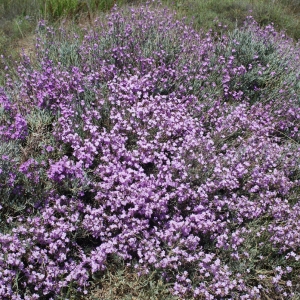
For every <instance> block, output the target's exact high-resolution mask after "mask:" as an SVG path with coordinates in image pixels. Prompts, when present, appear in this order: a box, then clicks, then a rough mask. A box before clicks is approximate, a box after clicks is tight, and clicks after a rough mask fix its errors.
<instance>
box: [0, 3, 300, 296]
mask: <svg viewBox="0 0 300 300" xmlns="http://www.w3.org/2000/svg"><path fill="white" fill-rule="evenodd" d="M39 30H40V36H39V38H38V43H37V58H36V59H37V61H36V62H31V61H30V60H29V58H24V61H23V63H22V64H20V65H19V66H18V68H17V70H16V72H17V74H18V79H16V80H12V79H10V80H8V84H7V85H6V86H4V87H3V88H2V89H1V93H0V104H1V111H0V117H1V119H0V122H1V123H0V125H1V127H0V129H1V131H0V139H1V146H0V154H1V155H2V156H1V157H0V184H1V191H0V195H1V203H0V204H1V206H0V224H1V231H0V249H1V251H0V295H1V297H2V299H39V298H42V297H47V299H55V297H57V296H58V295H60V294H62V293H63V292H64V291H65V290H66V289H67V287H68V286H71V285H72V286H73V287H75V289H76V290H77V291H78V292H82V293H86V292H87V287H88V286H89V284H90V281H91V278H92V276H93V274H96V273H99V272H102V271H104V270H105V268H106V266H107V262H108V260H109V258H110V257H111V256H112V255H117V256H119V257H121V258H122V259H124V260H125V261H127V262H134V263H135V267H136V269H137V271H138V272H140V273H141V274H145V273H147V272H149V271H150V270H151V269H153V268H155V269H156V270H158V271H159V272H160V274H161V276H162V278H163V279H164V280H165V281H166V282H171V283H172V286H173V287H172V292H173V293H174V294H175V295H179V296H180V297H183V298H184V299H187V298H188V297H192V298H193V299H224V298H226V299H227V298H228V299H229V298H230V299H260V298H263V297H264V296H265V295H272V296H271V297H273V298H274V297H277V296H279V295H281V296H283V297H285V299H290V298H291V297H292V296H293V295H294V294H295V293H297V292H298V293H299V290H297V289H299V287H298V286H297V282H299V258H300V252H299V250H300V237H299V232H298V228H299V220H300V219H299V217H300V213H299V202H298V197H299V157H300V156H299V154H300V153H299V150H300V148H299V116H300V108H299V95H300V86H299V82H300V81H299V79H300V73H299V68H297V65H298V66H299V60H300V59H299V54H300V50H299V44H297V45H295V44H294V43H293V42H292V41H291V40H289V39H288V38H287V37H285V36H284V35H283V33H277V32H275V30H274V28H273V27H272V26H267V27H266V28H264V29H262V28H259V27H258V26H257V24H256V23H255V21H254V20H253V19H252V18H251V17H249V18H248V19H247V22H246V23H245V26H244V27H243V28H241V29H238V30H236V31H235V32H233V33H230V34H228V35H223V36H221V37H220V36H218V35H214V34H213V33H212V32H208V33H206V34H203V33H201V34H200V33H197V32H195V31H194V30H193V29H192V28H191V26H189V25H186V24H185V23H183V22H182V21H177V20H176V19H175V17H174V15H173V13H172V12H171V11H168V10H166V9H164V8H162V7H161V6H158V7H157V6H155V5H152V6H141V7H134V8H127V9H123V10H120V9H118V8H114V9H113V11H112V12H111V13H110V14H109V15H107V16H106V19H105V20H104V19H99V20H97V21H96V23H95V26H94V27H93V28H92V29H90V30H89V29H87V30H85V31H83V32H82V34H81V35H78V36H77V35H72V34H71V33H68V32H66V31H65V30H64V29H61V31H59V32H55V31H54V30H53V29H51V28H48V27H47V25H46V24H45V23H44V22H41V23H40V24H39ZM12 143H14V144H13V147H12ZM3 149H5V151H4V150H3ZM5 152H7V153H5ZM2 187H5V188H3V189H2ZM16 201H17V202H16ZM18 201H19V202H18ZM12 203H18V205H13V204H12Z"/></svg>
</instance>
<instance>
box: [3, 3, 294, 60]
mask: <svg viewBox="0 0 300 300" xmlns="http://www.w3.org/2000/svg"><path fill="white" fill-rule="evenodd" d="M143 2H145V1H141V0H46V1H43V0H1V1H0V53H2V54H5V55H12V57H13V58H16V57H17V56H18V50H19V48H20V46H24V44H25V45H26V37H28V36H31V35H32V34H33V33H34V31H35V29H36V22H37V20H39V19H45V20H48V21H50V22H51V23H52V24H58V23H59V22H60V21H62V20H63V19H65V18H67V19H69V20H72V21H74V22H75V23H78V22H80V21H87V20H91V19H93V18H94V17H95V16H96V15H97V13H99V12H105V11H109V10H110V9H111V8H112V6H113V5H114V4H118V5H120V6H122V5H125V4H134V3H136V4H137V3H143ZM163 3H164V4H166V5H168V6H169V7H171V8H172V9H175V10H176V11H177V13H178V16H179V18H181V17H183V16H184V17H187V19H188V20H191V19H194V26H195V28H196V29H200V28H202V29H203V30H204V31H207V30H208V29H210V28H212V29H214V30H220V28H218V26H217V23H216V22H215V19H218V20H219V21H220V22H222V23H223V24H225V25H227V26H228V30H232V29H234V28H235V27H236V26H240V25H242V23H243V21H244V20H245V17H246V16H247V15H249V11H252V12H251V15H253V17H254V18H255V20H256V21H257V22H258V23H259V24H260V25H267V24H270V23H274V26H275V28H276V30H278V31H280V30H285V31H286V32H287V34H288V35H289V36H291V37H292V38H294V39H295V40H298V39H299V38H300V2H299V0H224V1H218V0H184V1H183V0H163ZM222 30H224V29H223V28H222ZM16 50H17V51H16Z"/></svg>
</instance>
